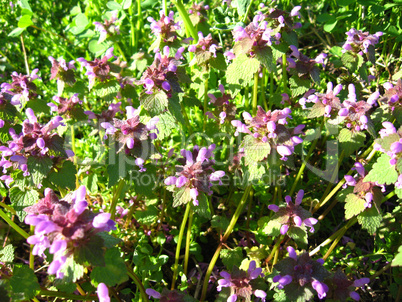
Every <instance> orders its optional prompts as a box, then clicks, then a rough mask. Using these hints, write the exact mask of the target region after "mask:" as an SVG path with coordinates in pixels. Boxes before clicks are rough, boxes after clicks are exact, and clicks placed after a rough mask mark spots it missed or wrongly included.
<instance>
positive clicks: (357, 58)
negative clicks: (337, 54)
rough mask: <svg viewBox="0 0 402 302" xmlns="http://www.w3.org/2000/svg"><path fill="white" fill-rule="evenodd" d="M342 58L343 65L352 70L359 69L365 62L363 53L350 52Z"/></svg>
mask: <svg viewBox="0 0 402 302" xmlns="http://www.w3.org/2000/svg"><path fill="white" fill-rule="evenodd" d="M341 60H342V63H343V65H345V67H346V68H347V69H349V70H350V71H352V72H354V71H357V69H358V68H359V67H360V66H362V64H363V57H362V56H361V55H354V54H352V53H350V52H345V53H344V54H342V57H341Z"/></svg>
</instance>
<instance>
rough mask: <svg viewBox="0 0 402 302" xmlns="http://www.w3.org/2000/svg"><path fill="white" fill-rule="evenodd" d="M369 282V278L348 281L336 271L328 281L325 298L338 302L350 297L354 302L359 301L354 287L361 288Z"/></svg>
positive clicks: (341, 273) (342, 274)
mask: <svg viewBox="0 0 402 302" xmlns="http://www.w3.org/2000/svg"><path fill="white" fill-rule="evenodd" d="M369 282H370V279H369V278H360V279H356V280H354V281H350V280H349V279H348V278H347V277H346V275H345V274H344V273H343V272H341V271H340V270H338V271H336V272H335V273H334V274H333V275H332V276H331V278H329V279H328V285H329V289H330V290H329V292H328V293H327V297H329V298H332V299H334V300H338V301H346V299H347V298H348V297H350V298H352V299H353V300H355V301H359V300H360V295H359V294H358V293H357V292H356V291H355V289H356V287H362V286H364V285H365V284H367V283H369Z"/></svg>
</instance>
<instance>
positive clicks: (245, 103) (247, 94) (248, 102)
mask: <svg viewBox="0 0 402 302" xmlns="http://www.w3.org/2000/svg"><path fill="white" fill-rule="evenodd" d="M248 97H249V87H248V86H246V88H244V107H245V108H246V111H247V112H248V111H250V99H249V98H248Z"/></svg>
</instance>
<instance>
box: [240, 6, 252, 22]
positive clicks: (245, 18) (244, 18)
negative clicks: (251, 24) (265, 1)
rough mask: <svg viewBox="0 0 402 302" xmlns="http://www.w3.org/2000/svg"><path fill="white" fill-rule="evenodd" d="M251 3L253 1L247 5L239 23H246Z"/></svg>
mask: <svg viewBox="0 0 402 302" xmlns="http://www.w3.org/2000/svg"><path fill="white" fill-rule="evenodd" d="M252 3H253V1H250V4H249V5H248V7H247V11H246V13H245V14H244V17H243V19H242V20H241V22H243V23H246V21H247V17H248V14H249V13H250V8H251V4H252Z"/></svg>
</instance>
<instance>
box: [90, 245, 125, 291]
mask: <svg viewBox="0 0 402 302" xmlns="http://www.w3.org/2000/svg"><path fill="white" fill-rule="evenodd" d="M127 279H128V276H127V268H126V265H125V264H124V260H123V259H122V258H121V257H120V251H119V249H118V248H110V249H108V250H107V251H106V253H105V266H96V267H94V268H93V270H92V273H91V282H92V284H93V285H94V286H97V285H98V284H99V283H105V284H106V285H108V286H114V285H116V284H120V283H123V282H124V281H127Z"/></svg>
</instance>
